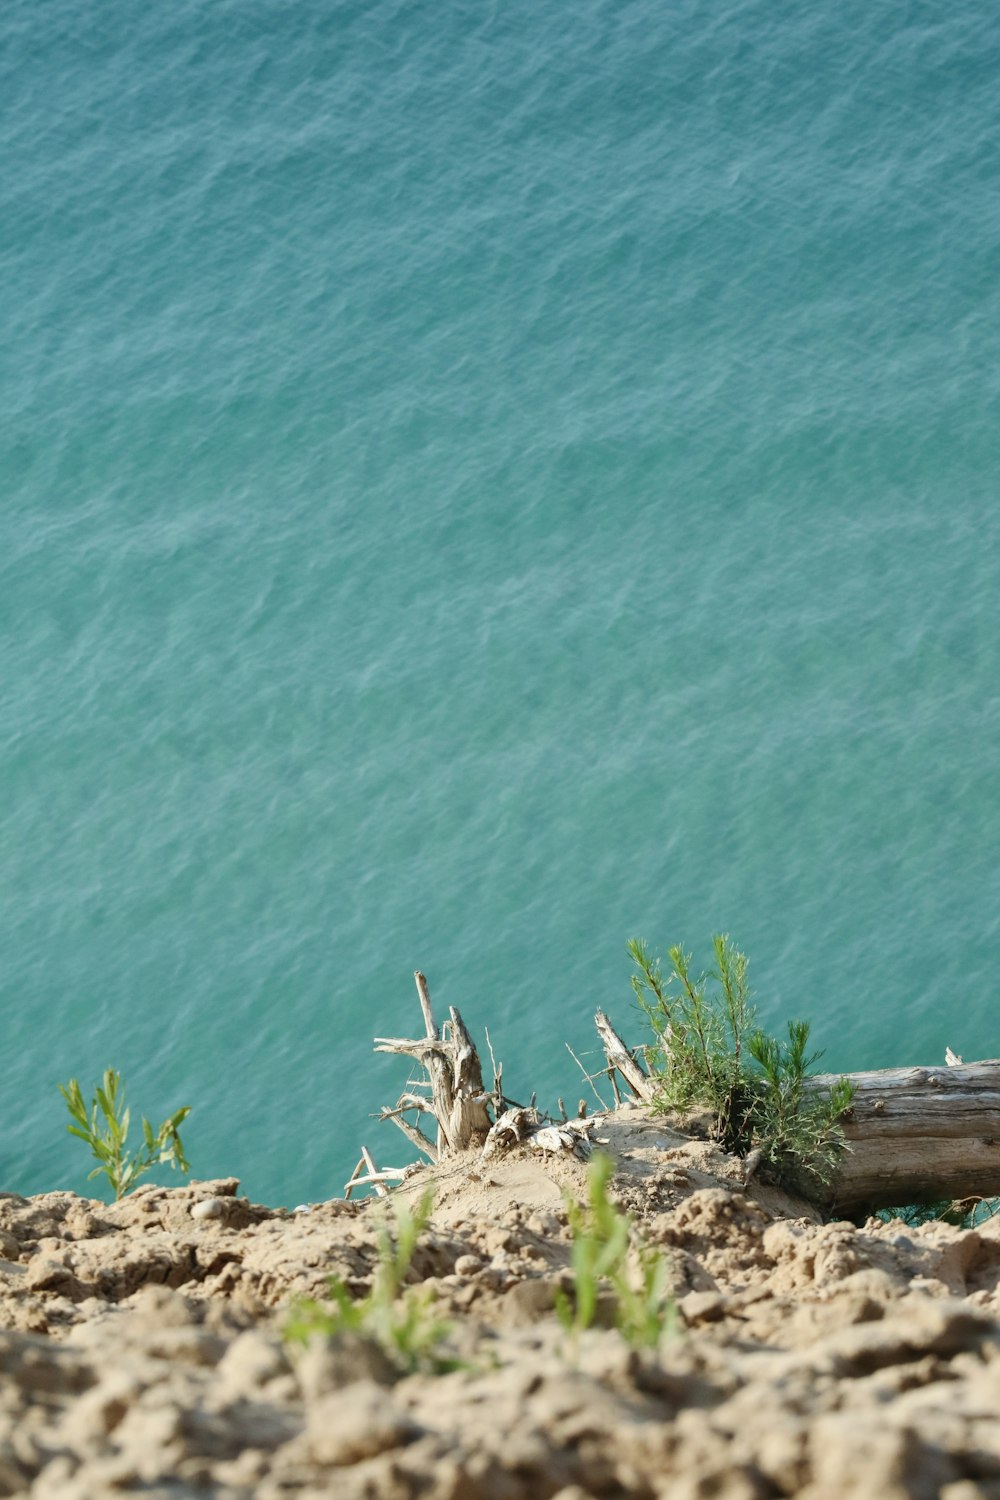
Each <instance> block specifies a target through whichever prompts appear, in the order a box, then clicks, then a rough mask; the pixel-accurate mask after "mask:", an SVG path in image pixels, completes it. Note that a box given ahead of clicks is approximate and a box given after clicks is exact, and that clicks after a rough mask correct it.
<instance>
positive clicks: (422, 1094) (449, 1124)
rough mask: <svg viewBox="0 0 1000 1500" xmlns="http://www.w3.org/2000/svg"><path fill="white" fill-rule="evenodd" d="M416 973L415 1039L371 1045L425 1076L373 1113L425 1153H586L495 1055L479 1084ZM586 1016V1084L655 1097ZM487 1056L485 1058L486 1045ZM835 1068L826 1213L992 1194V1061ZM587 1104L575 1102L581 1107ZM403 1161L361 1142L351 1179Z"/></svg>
mask: <svg viewBox="0 0 1000 1500" xmlns="http://www.w3.org/2000/svg"><path fill="white" fill-rule="evenodd" d="M414 978H415V980H416V985H417V995H418V997H419V1000H420V1010H421V1015H422V1017H423V1023H424V1035H423V1036H422V1037H419V1038H417V1039H415V1040H413V1041H408V1040H405V1039H403V1038H400V1037H378V1038H376V1041H375V1048H376V1051H378V1052H390V1053H396V1054H399V1055H402V1056H405V1057H409V1058H411V1059H412V1060H413V1061H414V1062H416V1063H418V1064H419V1065H420V1066H421V1067H422V1068H423V1070H424V1072H425V1073H426V1075H427V1076H426V1079H423V1080H420V1081H417V1082H412V1081H411V1083H410V1084H409V1085H408V1087H407V1090H406V1092H405V1093H403V1094H402V1095H401V1096H400V1098H399V1099H398V1100H397V1102H396V1104H395V1105H394V1106H393V1107H392V1108H385V1109H383V1111H382V1113H381V1116H380V1118H381V1119H383V1120H391V1121H392V1122H393V1124H394V1125H396V1126H397V1127H398V1128H399V1129H400V1130H401V1131H402V1132H403V1134H404V1135H405V1136H406V1138H407V1140H408V1141H410V1143H411V1144H412V1145H413V1146H415V1147H416V1148H417V1150H419V1151H420V1152H421V1153H422V1154H423V1155H424V1156H426V1157H427V1158H428V1159H429V1160H430V1161H432V1162H437V1161H439V1160H440V1159H441V1158H442V1157H443V1156H448V1155H453V1154H456V1153H461V1152H465V1151H473V1150H474V1151H477V1152H479V1153H480V1154H481V1155H485V1156H487V1157H488V1156H491V1155H493V1154H494V1153H495V1152H497V1151H503V1150H509V1149H511V1148H512V1147H514V1146H519V1145H530V1146H533V1147H535V1148H536V1149H538V1150H544V1151H571V1152H573V1153H574V1154H575V1155H577V1156H581V1157H585V1156H586V1155H587V1154H588V1152H589V1141H588V1133H589V1126H590V1122H589V1121H586V1120H584V1119H582V1118H581V1119H577V1120H572V1121H568V1120H567V1119H566V1114H565V1109H563V1110H562V1118H561V1119H560V1118H553V1117H552V1116H547V1115H544V1114H542V1113H541V1112H540V1111H539V1110H537V1109H536V1108H535V1101H534V1096H532V1100H531V1103H530V1104H528V1105H523V1104H519V1103H518V1102H517V1101H516V1100H514V1099H510V1098H508V1097H507V1096H506V1095H505V1094H504V1092H503V1083H502V1079H503V1069H502V1067H498V1066H497V1064H496V1061H495V1060H493V1075H494V1076H493V1087H492V1089H488V1088H487V1087H486V1085H485V1084H484V1082H483V1070H482V1064H481V1062H480V1059H479V1053H478V1052H477V1050H476V1046H475V1043H474V1042H473V1040H472V1037H471V1036H470V1035H469V1031H468V1028H467V1027H466V1025H465V1022H464V1021H463V1020H462V1017H461V1015H460V1014H459V1012H458V1011H457V1010H456V1009H455V1007H454V1006H451V1007H450V1009H449V1019H448V1020H447V1021H446V1022H445V1023H444V1024H443V1026H441V1027H440V1028H439V1027H438V1025H437V1022H436V1021H435V1019H434V1012H433V1010H432V1008H431V999H430V994H429V992H428V988H427V980H426V979H425V978H424V976H423V974H421V973H419V972H418V973H416V974H415V975H414ZM594 1024H595V1026H596V1027H597V1034H598V1037H599V1038H600V1043H601V1049H602V1053H603V1057H604V1064H603V1066H601V1067H599V1068H598V1069H596V1070H595V1071H594V1073H593V1074H589V1073H587V1074H586V1077H587V1079H588V1082H591V1083H593V1082H594V1081H595V1080H600V1079H602V1078H603V1079H604V1080H605V1081H610V1083H611V1085H612V1089H613V1093H614V1098H615V1101H616V1102H617V1101H619V1100H620V1099H621V1097H622V1092H623V1090H622V1085H624V1090H625V1091H627V1093H628V1094H630V1095H631V1096H632V1098H633V1099H635V1100H636V1101H638V1102H639V1103H642V1104H650V1103H652V1102H653V1101H654V1100H655V1098H656V1094H657V1083H656V1079H655V1078H653V1077H651V1076H650V1075H649V1072H648V1070H647V1068H646V1067H645V1066H644V1062H643V1060H644V1057H645V1053H644V1049H643V1048H641V1047H640V1048H634V1049H630V1048H628V1047H627V1046H626V1045H625V1043H624V1042H623V1041H622V1039H621V1037H620V1036H619V1035H618V1033H617V1031H615V1029H614V1027H613V1026H612V1024H611V1022H610V1020H609V1019H608V1017H607V1016H606V1015H605V1014H604V1012H603V1011H598V1012H597V1014H596V1016H595V1018H594ZM487 1040H488V1037H487ZM490 1056H491V1060H492V1048H491V1049H490ZM582 1066H583V1065H582V1064H581V1067H582ZM584 1071H585V1073H586V1070H584ZM838 1076H841V1075H832V1074H831V1075H821V1076H817V1077H816V1078H812V1079H810V1080H809V1085H808V1086H809V1088H810V1089H812V1090H815V1091H817V1092H819V1093H823V1092H829V1090H830V1089H831V1088H832V1086H833V1084H834V1083H835V1082H836V1081H837V1077H838ZM842 1076H844V1077H846V1078H848V1079H849V1080H850V1082H851V1083H853V1085H854V1089H855V1095H854V1101H853V1104H852V1106H851V1108H850V1109H849V1110H848V1111H847V1113H846V1114H845V1115H844V1117H843V1119H842V1121H841V1123H842V1125H843V1130H844V1136H845V1142H846V1145H845V1150H844V1153H843V1155H842V1156H841V1158H840V1161H839V1163H838V1167H837V1170H836V1174H835V1176H834V1178H833V1181H832V1182H831V1184H830V1186H829V1189H827V1190H826V1191H825V1193H824V1194H823V1195H822V1197H821V1198H818V1199H817V1201H818V1203H819V1205H820V1206H821V1207H822V1208H823V1209H824V1210H825V1211H826V1212H827V1213H833V1214H842V1215H845V1216H848V1215H849V1216H851V1217H857V1216H858V1215H859V1214H861V1213H863V1212H865V1211H870V1210H872V1209H876V1208H889V1207H893V1206H896V1205H904V1204H911V1203H914V1204H915V1203H926V1202H936V1201H941V1200H962V1199H973V1200H974V1199H979V1198H993V1197H1000V1061H990V1062H977V1063H963V1062H962V1061H961V1059H960V1058H957V1057H955V1055H954V1053H951V1052H949V1053H948V1065H947V1066H943V1067H926V1068H889V1069H886V1070H884V1071H880V1072H869V1073H847V1074H844V1075H842ZM619 1080H620V1082H619ZM560 1104H561V1101H560ZM585 1113H586V1107H585V1106H584V1105H581V1109H580V1115H581V1116H583V1115H585ZM424 1115H429V1116H430V1117H431V1119H432V1120H433V1121H434V1123H435V1125H436V1132H435V1137H434V1139H433V1140H431V1139H430V1138H429V1137H428V1136H427V1135H426V1134H425V1133H424V1131H423V1130H421V1129H420V1121H421V1119H422V1118H423V1116H424ZM408 1116H413V1117H414V1118H412V1119H411V1118H408ZM749 1161H750V1159H749V1158H748V1163H749ZM410 1170H412V1168H391V1167H390V1168H386V1169H384V1170H380V1169H378V1168H377V1167H376V1166H375V1163H374V1161H373V1159H372V1158H371V1156H370V1153H368V1152H366V1151H363V1152H362V1161H361V1162H359V1163H358V1168H357V1169H356V1172H355V1177H354V1178H352V1180H351V1184H350V1187H351V1188H352V1189H353V1188H355V1187H357V1188H361V1187H362V1186H365V1187H374V1188H375V1190H376V1191H382V1192H384V1191H386V1190H387V1188H388V1185H389V1184H390V1183H391V1182H393V1181H398V1180H399V1179H401V1178H402V1177H403V1176H404V1174H405V1173H407V1172H408V1171H410ZM362 1173H366V1174H367V1175H361V1174H362Z"/></svg>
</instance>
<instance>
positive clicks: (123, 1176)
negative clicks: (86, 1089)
mask: <svg viewBox="0 0 1000 1500" xmlns="http://www.w3.org/2000/svg"><path fill="white" fill-rule="evenodd" d="M59 1092H60V1093H61V1094H62V1096H63V1098H64V1099H65V1101H66V1108H67V1109H68V1110H69V1113H70V1118H71V1120H72V1121H73V1123H72V1124H70V1125H67V1127H66V1128H67V1130H68V1131H69V1133H70V1135H75V1136H77V1137H78V1138H79V1139H80V1140H81V1141H86V1143H87V1145H88V1146H89V1147H90V1150H91V1153H92V1154H93V1155H94V1156H95V1157H96V1158H97V1166H96V1167H95V1168H94V1170H93V1171H92V1172H90V1173H88V1181H89V1180H90V1178H92V1177H100V1176H101V1175H102V1174H103V1175H104V1176H105V1177H106V1178H107V1179H108V1182H109V1183H110V1184H111V1189H112V1192H113V1193H114V1195H115V1198H116V1199H118V1198H123V1197H124V1196H125V1194H126V1193H127V1192H129V1191H130V1190H131V1189H132V1188H133V1187H134V1186H135V1184H136V1183H137V1182H138V1180H139V1178H140V1177H142V1176H143V1175H144V1174H145V1173H146V1172H149V1171H151V1170H152V1168H153V1167H158V1166H169V1167H174V1168H176V1170H177V1171H178V1172H188V1171H189V1170H190V1168H189V1166H188V1162H187V1158H186V1157H185V1155H184V1147H183V1146H182V1144H181V1138H180V1126H181V1125H182V1124H183V1122H184V1121H185V1120H186V1119H187V1117H188V1115H189V1114H190V1113H191V1110H190V1108H189V1107H185V1108H184V1109H179V1110H177V1111H176V1113H174V1114H172V1115H170V1116H169V1117H168V1118H167V1119H166V1120H164V1122H163V1124H162V1125H161V1126H160V1128H159V1129H158V1130H155V1131H154V1129H153V1127H152V1125H151V1124H150V1123H149V1121H148V1120H147V1119H146V1118H145V1116H143V1121H142V1137H143V1143H142V1145H141V1146H140V1147H139V1150H138V1151H136V1152H135V1153H134V1154H132V1153H130V1152H129V1151H128V1149H127V1146H126V1142H127V1139H128V1132H129V1125H130V1123H131V1111H130V1110H129V1108H128V1107H127V1105H126V1103H125V1087H124V1085H123V1084H122V1081H121V1075H120V1074H119V1073H118V1072H116V1071H115V1069H114V1068H108V1069H107V1070H106V1071H105V1073H104V1077H103V1078H102V1080H101V1082H100V1083H99V1084H98V1085H97V1088H96V1089H95V1090H94V1097H93V1100H92V1101H91V1109H90V1114H89V1115H88V1113H87V1106H86V1104H85V1103H84V1099H83V1094H82V1093H81V1091H80V1085H79V1083H78V1082H77V1081H76V1079H75V1078H71V1079H70V1081H69V1083H68V1084H60V1085H59ZM102 1122H103V1123H102Z"/></svg>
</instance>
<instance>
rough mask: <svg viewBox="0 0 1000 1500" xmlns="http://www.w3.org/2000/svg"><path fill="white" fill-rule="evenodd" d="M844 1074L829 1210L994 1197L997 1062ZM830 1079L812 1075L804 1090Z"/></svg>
mask: <svg viewBox="0 0 1000 1500" xmlns="http://www.w3.org/2000/svg"><path fill="white" fill-rule="evenodd" d="M843 1076H844V1077H846V1078H849V1079H850V1081H851V1082H852V1083H853V1084H854V1088H855V1096H854V1103H853V1105H852V1106H851V1109H850V1110H849V1112H848V1113H847V1114H846V1115H845V1116H844V1118H843V1120H842V1122H841V1123H842V1124H843V1127H844V1135H845V1137H846V1139H847V1149H846V1151H845V1152H844V1154H843V1156H842V1157H841V1159H840V1164H839V1167H838V1170H837V1175H836V1177H835V1178H834V1181H833V1183H832V1184H831V1187H830V1192H829V1196H828V1199H827V1201H826V1203H825V1204H824V1206H825V1207H826V1208H827V1209H828V1210H831V1211H833V1212H834V1213H842V1214H849V1215H856V1214H857V1213H858V1211H859V1210H864V1209H866V1208H867V1209H873V1208H890V1207H893V1206H897V1205H901V1204H907V1203H927V1202H936V1201H940V1200H943V1199H964V1198H973V1199H975V1198H994V1197H998V1196H1000V1061H997V1060H993V1061H989V1062H976V1063H963V1064H960V1065H957V1066H950V1067H940V1068H938V1067H929V1068H888V1069H886V1070H884V1071H881V1072H873V1073H846V1074H844V1075H843ZM835 1082H836V1077H835V1076H834V1075H828V1076H817V1077H816V1078H813V1079H811V1080H810V1087H812V1088H814V1089H818V1090H828V1089H829V1088H830V1087H831V1085H832V1084H833V1083H835Z"/></svg>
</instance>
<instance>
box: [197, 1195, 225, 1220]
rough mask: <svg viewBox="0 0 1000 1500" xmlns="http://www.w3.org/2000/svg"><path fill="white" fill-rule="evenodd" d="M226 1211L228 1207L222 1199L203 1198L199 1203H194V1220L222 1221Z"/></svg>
mask: <svg viewBox="0 0 1000 1500" xmlns="http://www.w3.org/2000/svg"><path fill="white" fill-rule="evenodd" d="M225 1211H226V1205H225V1203H224V1202H223V1200H222V1199H221V1198H202V1199H201V1201H200V1202H199V1203H192V1205H191V1217H192V1219H221V1218H222V1216H223V1214H224V1213H225Z"/></svg>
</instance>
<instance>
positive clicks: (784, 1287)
mask: <svg viewBox="0 0 1000 1500" xmlns="http://www.w3.org/2000/svg"><path fill="white" fill-rule="evenodd" d="M597 1134H598V1136H599V1137H603V1141H604V1146H605V1149H607V1150H609V1151H610V1152H611V1153H612V1155H613V1156H614V1157H615V1159H616V1162H617V1166H618V1171H617V1175H616V1179H615V1192H616V1195H617V1196H618V1197H619V1198H620V1200H621V1202H622V1203H623V1204H624V1205H625V1206H626V1207H627V1208H628V1209H629V1211H630V1212H631V1213H632V1214H633V1216H634V1218H635V1220H636V1222H637V1225H638V1226H639V1228H640V1230H641V1233H642V1234H643V1236H644V1237H645V1239H646V1241H647V1242H648V1243H650V1244H652V1245H655V1246H657V1247H658V1248H659V1249H660V1250H661V1251H662V1252H663V1254H664V1256H665V1257H666V1259H667V1263H668V1266H669V1271H670V1278H671V1282H672V1286H673V1290H674V1294H675V1296H676V1298H677V1307H678V1314H677V1327H676V1330H675V1332H674V1333H673V1334H671V1335H670V1336H668V1337H666V1338H665V1339H664V1341H663V1343H662V1345H661V1348H660V1350H659V1351H658V1353H657V1354H656V1355H655V1356H653V1355H651V1354H638V1353H636V1352H634V1351H632V1350H630V1349H629V1348H628V1347H627V1346H626V1345H625V1344H624V1343H623V1341H622V1340H621V1338H620V1337H619V1335H618V1334H617V1333H616V1332H614V1330H613V1329H603V1328H598V1329H594V1330H591V1331H590V1332H588V1333H587V1334H585V1335H583V1336H582V1337H581V1338H580V1339H579V1340H578V1341H576V1342H575V1343H573V1342H571V1341H569V1340H568V1339H567V1336H566V1335H565V1334H564V1333H563V1331H562V1329H561V1327H560V1325H559V1323H558V1320H557V1319H556V1318H555V1316H554V1315H553V1311H552V1309H553V1302H554V1298H555V1295H556V1292H557V1290H558V1289H559V1287H560V1286H565V1285H568V1284H569V1282H568V1271H567V1266H568V1258H569V1243H570V1237H569V1231H568V1228H567V1221H566V1213H565V1209H564V1194H565V1193H566V1192H570V1193H575V1194H581V1193H582V1191H583V1185H584V1181H585V1171H586V1169H585V1168H584V1167H583V1166H581V1165H580V1164H579V1163H578V1162H576V1161H574V1160H571V1159H565V1158H543V1157H540V1156H538V1155H537V1154H534V1153H529V1152H527V1151H525V1152H521V1153H519V1154H517V1155H513V1156H511V1157H508V1158H505V1159H503V1160H500V1161H490V1162H488V1163H486V1164H482V1165H479V1166H475V1165H472V1166H470V1165H469V1164H468V1163H461V1164H459V1163H455V1164H452V1165H450V1166H448V1167H447V1168H446V1169H444V1170H442V1171H441V1172H439V1173H437V1174H436V1177H435V1181H436V1194H437V1196H436V1208H435V1214H434V1221H433V1224H432V1227H431V1230H430V1231H429V1232H428V1234H427V1235H426V1236H425V1238H424V1240H423V1241H422V1243H421V1245H420V1247H419V1249H418V1252H417V1255H416V1257H415V1261H414V1265H413V1268H412V1273H411V1275H412V1280H413V1281H414V1282H422V1283H424V1284H425V1285H427V1286H429V1287H432V1288H433V1289H434V1292H435V1294H436V1297H437V1300H438V1303H439V1306H440V1309H441V1311H442V1313H443V1314H445V1315H446V1316H447V1317H448V1318H449V1319H450V1320H451V1324H452V1332H451V1334H450V1344H451V1347H452V1350H453V1352H454V1353H455V1355H456V1356H457V1357H459V1358H460V1359H462V1360H463V1361H464V1368H461V1369H458V1370H455V1371H453V1372H452V1373H450V1374H446V1375H429V1374H417V1375H408V1376H402V1377H400V1376H399V1374H398V1373H397V1372H396V1371H395V1370H394V1369H393V1367H392V1366H391V1365H390V1363H389V1362H388V1361H387V1359H386V1358H385V1356H384V1355H383V1354H382V1353H381V1352H380V1351H379V1350H377V1349H375V1348H374V1347H372V1346H369V1345H366V1344H364V1343H362V1342H359V1341H358V1340H356V1339H355V1340H348V1341H345V1342H342V1343H341V1344H340V1345H329V1344H318V1343H314V1344H313V1345H312V1346H311V1347H310V1348H309V1349H308V1350H304V1351H301V1350H298V1349H297V1348H296V1347H294V1346H289V1345H288V1344H287V1343H286V1342H285V1341H284V1340H283V1338H282V1335H281V1322H282V1316H283V1309H285V1308H286V1306H287V1304H288V1302H289V1299H290V1298H291V1297H293V1296H294V1295H295V1294H297V1293H303V1292H304V1293H310V1294H312V1295H315V1296H322V1294H323V1292H324V1290H325V1285H326V1278H327V1276H328V1274H329V1273H330V1272H331V1271H336V1272H337V1273H339V1275H340V1276H342V1277H343V1278H344V1279H345V1280H346V1281H347V1283H348V1284H349V1286H350V1287H351V1289H352V1291H356V1292H358V1293H361V1292H363V1291H364V1290H365V1289H366V1287H367V1286H368V1285H369V1283H370V1278H371V1274H372V1269H373V1266H374V1264H375V1258H376V1244H375V1234H376V1230H377V1223H378V1213H379V1210H378V1208H377V1206H376V1205H371V1204H357V1205H356V1204H347V1203H343V1202H334V1203H329V1204H325V1205H319V1206H316V1207H314V1208H313V1209H312V1210H311V1211H310V1212H309V1213H296V1214H290V1213H287V1212H285V1211H283V1210H272V1209H267V1208H263V1207H259V1206H256V1205H253V1204H250V1203H248V1202H247V1201H246V1200H245V1199H242V1198H240V1197H239V1196H238V1184H237V1183H236V1182H235V1181H233V1180H227V1181H219V1182H209V1183H190V1184H188V1185H185V1186H183V1187H180V1188H172V1189H164V1188H157V1187H148V1188H140V1189H139V1190H138V1191H137V1192H136V1193H134V1194H132V1195H131V1196H130V1197H129V1198H128V1199H127V1200H125V1201H124V1202H123V1203H121V1204H118V1205H115V1206H112V1207H109V1206H107V1205H105V1204H101V1203H96V1202H91V1201H88V1200H85V1199H81V1198H78V1197H76V1196H75V1195H73V1194H70V1193H48V1194H44V1195H42V1196H40V1197H37V1198H32V1199H24V1198H19V1197H16V1196H14V1195H10V1194H8V1195H0V1256H2V1257H3V1258H2V1259H0V1310H2V1311H0V1324H2V1328H0V1369H2V1373H3V1380H2V1384H0V1395H2V1399H0V1494H7V1495H15V1494H24V1493H30V1494H32V1495H34V1496H39V1497H46V1500H57V1497H58V1500H70V1497H79V1500H92V1497H95V1496H101V1495H105V1494H108V1495H110V1494H122V1493H125V1494H128V1493H141V1494H142V1495H144V1496H147V1497H160V1496H162V1497H174V1500H179V1497H184V1496H206V1495H218V1496H223V1497H233V1500H236V1497H247V1496H250V1495H255V1496H263V1497H266V1500H278V1497H292V1496H294V1497H300V1496H301V1497H307V1496H319V1495H325V1496H329V1495H335V1496H337V1497H342V1500H355V1497H357V1500H361V1497H372V1500H417V1497H421V1500H554V1497H558V1500H587V1497H591V1500H615V1497H624V1496H636V1497H642V1500H668V1497H669V1500H689V1497H692V1500H693V1497H696V1496H706V1497H707V1496H719V1497H724V1500H751V1497H753V1500H757V1497H761V1500H763V1497H774V1496H789V1495H801V1496H805V1497H808V1500H834V1497H836V1500H843V1497H844V1496H852V1495H853V1496H870V1497H873V1500H874V1497H881V1500H893V1497H897V1496H917V1497H923V1496H926V1497H928V1500H929V1497H936V1496H942V1497H944V1500H973V1497H976V1496H989V1497H997V1500H1000V1323H998V1318H1000V1222H998V1221H992V1222H990V1223H987V1224H986V1225H984V1226H983V1227H982V1228H980V1229H978V1230H976V1231H960V1230H958V1229H955V1228H953V1227H950V1226H948V1225H943V1224H934V1225H926V1226H922V1227H920V1228H909V1227H904V1226H902V1225H901V1224H900V1223H898V1222H896V1223H888V1224H886V1223H882V1222H880V1221H874V1220H873V1221H869V1223H868V1224H866V1225H865V1226H864V1227H862V1228H856V1227H855V1226H853V1225H851V1224H841V1223H833V1224H822V1223H820V1222H819V1221H818V1218H817V1216H816V1214H815V1213H813V1212H811V1211H810V1210H809V1208H808V1206H807V1205H805V1204H803V1203H801V1202H796V1201H794V1200H792V1199H789V1198H787V1197H785V1196H783V1195H782V1194H780V1193H779V1192H777V1191H776V1190H773V1189H771V1190H769V1189H767V1188H763V1187H758V1186H754V1185H751V1187H750V1189H749V1190H747V1191H744V1187H743V1183H742V1179H741V1175H740V1164H739V1163H738V1162H735V1161H733V1160H731V1159H728V1158H726V1157H725V1156H723V1155H722V1154H721V1153H719V1152H718V1151H716V1150H715V1148H713V1147H712V1146H711V1145H709V1144H708V1143H706V1142H704V1141H697V1140H690V1139H687V1138H686V1137H684V1136H681V1135H678V1134H676V1133H673V1132H672V1131H670V1130H668V1129H666V1128H665V1126H664V1125H663V1124H662V1123H661V1122H658V1121H656V1120H655V1119H652V1118H649V1117H647V1116H646V1115H645V1114H644V1113H643V1112H642V1111H640V1110H630V1111H625V1110H623V1111H621V1112H619V1113H618V1114H617V1115H615V1116H611V1117H609V1118H607V1119H606V1120H604V1121H603V1122H601V1124H600V1125H599V1127H598V1129H597ZM429 1176H430V1171H429V1169H427V1171H424V1172H421V1173H418V1174H417V1175H416V1176H415V1177H414V1178H413V1179H412V1180H411V1181H410V1182H409V1183H408V1184H407V1185H406V1186H405V1188H404V1189H402V1191H403V1192H404V1193H406V1194H408V1195H409V1194H414V1193H416V1192H418V1191H419V1190H420V1188H421V1186H423V1185H425V1184H426V1181H427V1180H428V1178H429Z"/></svg>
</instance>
